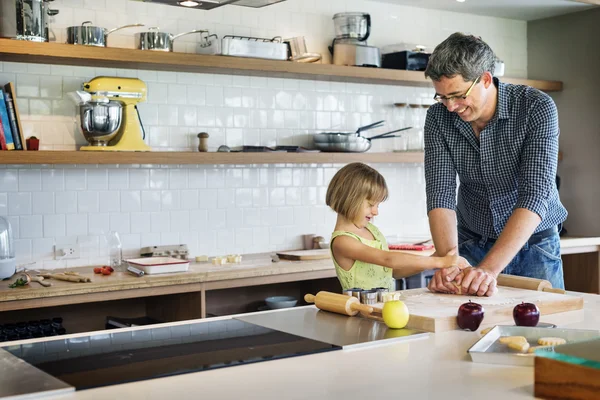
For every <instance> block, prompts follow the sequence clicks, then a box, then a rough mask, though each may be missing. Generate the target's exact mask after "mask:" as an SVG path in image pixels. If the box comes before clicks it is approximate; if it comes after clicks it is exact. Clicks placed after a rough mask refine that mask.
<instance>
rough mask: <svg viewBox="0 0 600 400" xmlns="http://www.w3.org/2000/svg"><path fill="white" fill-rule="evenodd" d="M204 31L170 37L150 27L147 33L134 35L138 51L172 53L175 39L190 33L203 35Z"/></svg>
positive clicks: (199, 30) (197, 30)
mask: <svg viewBox="0 0 600 400" xmlns="http://www.w3.org/2000/svg"><path fill="white" fill-rule="evenodd" d="M204 32H207V31H206V30H204V29H195V30H193V31H189V32H184V33H180V34H179V35H172V34H170V33H167V32H160V28H158V27H152V28H150V31H148V32H141V33H136V37H137V42H138V49H140V50H154V51H173V42H174V41H175V39H178V38H180V37H181V36H184V35H190V34H192V33H204Z"/></svg>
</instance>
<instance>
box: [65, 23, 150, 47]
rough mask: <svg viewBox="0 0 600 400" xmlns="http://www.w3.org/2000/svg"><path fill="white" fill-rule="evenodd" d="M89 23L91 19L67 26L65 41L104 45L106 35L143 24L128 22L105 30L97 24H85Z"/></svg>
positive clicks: (105, 43)
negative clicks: (128, 23)
mask: <svg viewBox="0 0 600 400" xmlns="http://www.w3.org/2000/svg"><path fill="white" fill-rule="evenodd" d="M91 23H92V21H85V22H83V23H82V24H81V25H77V26H69V27H68V28H67V43H68V44H79V45H83V46H96V47H106V46H107V41H108V35H110V34H111V33H113V32H116V31H118V30H120V29H125V28H133V27H137V26H144V24H130V25H123V26H120V27H118V28H114V29H111V30H107V29H105V28H101V27H99V26H92V25H86V24H91Z"/></svg>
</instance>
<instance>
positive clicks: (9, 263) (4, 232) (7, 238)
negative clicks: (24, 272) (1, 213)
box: [0, 217, 17, 279]
mask: <svg viewBox="0 0 600 400" xmlns="http://www.w3.org/2000/svg"><path fill="white" fill-rule="evenodd" d="M16 268H17V262H16V258H15V245H14V242H13V233H12V228H11V226H10V222H8V220H7V219H6V218H4V217H0V279H6V278H10V277H11V276H13V275H14V274H15V272H16Z"/></svg>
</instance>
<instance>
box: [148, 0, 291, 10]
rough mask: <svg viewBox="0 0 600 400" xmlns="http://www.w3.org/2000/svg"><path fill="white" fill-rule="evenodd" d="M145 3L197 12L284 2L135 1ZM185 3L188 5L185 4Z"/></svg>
mask: <svg viewBox="0 0 600 400" xmlns="http://www.w3.org/2000/svg"><path fill="white" fill-rule="evenodd" d="M137 1H143V2H145V3H157V4H167V5H170V6H178V7H185V8H190V9H198V10H212V9H213V8H217V7H221V6H224V5H227V4H231V5H234V6H243V7H252V8H261V7H266V6H270V5H272V4H276V3H281V2H282V1H285V0H196V1H182V0H137ZM186 3H189V5H188V4H186Z"/></svg>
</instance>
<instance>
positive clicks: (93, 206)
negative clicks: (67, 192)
mask: <svg viewBox="0 0 600 400" xmlns="http://www.w3.org/2000/svg"><path fill="white" fill-rule="evenodd" d="M77 209H78V210H79V212H80V213H97V212H98V211H99V210H100V200H99V197H98V192H87V191H86V192H78V193H77Z"/></svg>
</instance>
